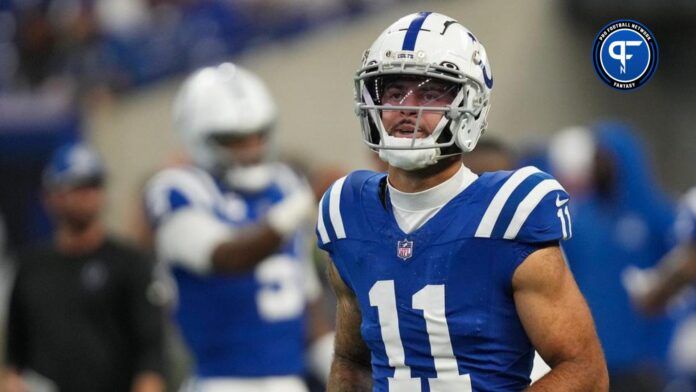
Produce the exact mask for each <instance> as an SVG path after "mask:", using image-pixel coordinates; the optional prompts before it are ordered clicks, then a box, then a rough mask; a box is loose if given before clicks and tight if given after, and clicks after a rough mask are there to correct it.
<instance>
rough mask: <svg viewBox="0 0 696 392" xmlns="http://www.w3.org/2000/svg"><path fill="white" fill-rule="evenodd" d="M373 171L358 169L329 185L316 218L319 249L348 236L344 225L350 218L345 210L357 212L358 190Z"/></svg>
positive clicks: (373, 173)
mask: <svg viewBox="0 0 696 392" xmlns="http://www.w3.org/2000/svg"><path fill="white" fill-rule="evenodd" d="M374 175H375V172H372V171H369V170H360V171H355V172H352V173H350V174H349V175H347V176H345V177H342V178H340V179H338V180H336V182H334V183H333V185H331V187H330V188H329V189H328V190H327V191H326V192H325V193H324V196H322V198H321V200H320V201H319V214H318V218H317V228H316V229H317V239H318V245H319V247H320V248H321V249H326V248H327V247H328V245H329V244H330V243H331V242H332V241H336V240H340V239H344V238H347V237H348V234H347V233H346V227H349V226H351V225H350V224H348V223H347V221H349V220H351V218H350V217H349V216H348V214H346V212H348V211H351V212H357V211H358V208H359V206H358V203H359V200H360V192H361V190H362V188H363V186H364V184H365V183H366V182H367V180H368V179H369V178H370V177H372V176H374Z"/></svg>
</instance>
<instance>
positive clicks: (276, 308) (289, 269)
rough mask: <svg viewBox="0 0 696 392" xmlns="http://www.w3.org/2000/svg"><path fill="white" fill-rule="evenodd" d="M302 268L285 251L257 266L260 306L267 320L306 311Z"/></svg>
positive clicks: (260, 310) (277, 319)
mask: <svg viewBox="0 0 696 392" xmlns="http://www.w3.org/2000/svg"><path fill="white" fill-rule="evenodd" d="M301 270H302V269H301V268H300V266H299V264H298V263H297V262H296V261H293V259H291V258H290V257H288V256H285V255H274V256H271V257H269V258H268V259H266V260H264V261H262V262H261V263H260V264H259V265H258V267H256V271H255V276H256V280H257V281H258V282H259V283H260V284H261V288H260V289H259V291H258V292H257V293H256V306H257V307H258V311H259V314H260V315H261V317H262V318H263V319H264V320H268V321H283V320H288V319H293V318H296V317H299V316H300V314H302V312H303V311H304V306H305V297H304V290H302V276H301V272H302V271H301Z"/></svg>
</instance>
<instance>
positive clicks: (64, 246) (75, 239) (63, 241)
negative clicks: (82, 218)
mask: <svg viewBox="0 0 696 392" xmlns="http://www.w3.org/2000/svg"><path fill="white" fill-rule="evenodd" d="M105 238H106V230H105V228H104V226H103V225H102V224H101V222H100V221H98V220H96V221H94V222H91V223H90V224H89V225H86V226H84V227H80V228H76V227H71V226H68V225H60V226H59V227H58V229H57V230H56V234H55V244H56V247H57V248H58V250H59V251H60V252H61V253H64V254H68V255H82V254H86V253H90V252H92V251H94V250H96V249H97V248H99V247H100V246H101V245H102V243H103V242H104V239H105Z"/></svg>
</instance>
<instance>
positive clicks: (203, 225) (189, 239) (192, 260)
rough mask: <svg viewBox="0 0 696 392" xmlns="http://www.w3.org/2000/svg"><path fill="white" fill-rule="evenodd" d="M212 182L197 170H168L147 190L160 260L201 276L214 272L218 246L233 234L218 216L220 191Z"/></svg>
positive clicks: (154, 179)
mask: <svg viewBox="0 0 696 392" xmlns="http://www.w3.org/2000/svg"><path fill="white" fill-rule="evenodd" d="M208 181H209V180H207V179H206V178H205V177H203V176H201V175H198V174H197V173H196V172H195V171H193V170H183V169H168V170H165V171H163V172H161V173H159V174H157V175H156V176H155V177H153V179H152V180H151V181H150V182H149V183H148V185H147V187H146V190H145V192H146V193H145V204H146V208H147V211H148V216H149V218H150V220H151V222H152V223H153V226H154V228H155V248H156V251H157V256H158V258H159V259H160V260H162V261H164V262H166V263H170V264H177V265H180V266H182V267H185V268H187V269H188V270H190V271H192V272H195V273H199V274H205V273H208V272H210V270H211V269H212V254H213V252H214V251H215V249H216V247H217V246H218V245H219V244H220V243H222V242H223V241H225V240H228V239H229V238H230V237H231V235H232V234H233V230H232V228H231V227H230V226H229V225H228V224H226V223H224V222H222V221H221V220H220V219H219V218H218V217H217V216H216V213H215V195H216V190H215V188H214V184H212V183H209V182H208Z"/></svg>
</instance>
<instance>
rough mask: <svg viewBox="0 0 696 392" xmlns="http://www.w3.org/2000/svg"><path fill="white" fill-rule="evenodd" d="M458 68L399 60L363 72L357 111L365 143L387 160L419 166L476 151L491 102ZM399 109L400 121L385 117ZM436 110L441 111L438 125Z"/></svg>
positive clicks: (359, 77) (358, 82)
mask: <svg viewBox="0 0 696 392" xmlns="http://www.w3.org/2000/svg"><path fill="white" fill-rule="evenodd" d="M455 68H456V66H453V67H447V66H437V65H433V64H418V63H415V64H414V63H409V62H394V63H381V64H373V65H368V66H367V67H364V68H362V69H361V70H359V71H358V74H357V76H356V78H355V89H356V104H357V105H356V112H357V114H358V115H359V116H360V120H361V126H362V129H363V137H364V141H365V143H366V144H367V145H368V146H369V147H370V148H371V149H373V150H374V151H377V152H379V154H380V158H381V159H382V160H384V161H386V162H389V163H390V164H391V165H392V166H397V167H400V168H402V169H405V170H415V169H419V168H423V167H426V166H429V165H432V164H435V163H436V162H437V161H438V160H440V159H442V158H446V157H450V156H453V155H458V154H461V153H462V152H463V151H465V152H468V151H471V150H472V149H473V147H474V146H475V144H476V141H477V140H478V137H479V136H480V134H481V131H476V129H477V128H478V127H477V126H475V125H479V124H476V121H477V120H478V119H479V117H480V116H481V114H483V115H484V116H483V118H485V114H486V113H485V111H487V109H488V100H487V99H486V98H485V95H484V94H483V87H482V86H481V85H480V84H479V83H477V82H476V81H475V80H472V79H470V78H468V77H466V75H465V74H464V73H462V72H460V71H458V70H457V69H455ZM484 110H485V111H484ZM396 112H399V113H402V116H401V117H399V118H400V120H398V121H396V122H395V121H394V117H395V116H389V117H391V118H389V117H385V115H387V114H389V113H392V114H396ZM434 113H441V118H439V120H437V122H436V123H433V117H432V115H433V114H434ZM396 117H398V116H396ZM427 117H430V118H429V119H428V118H427ZM385 119H386V120H388V121H387V124H386V125H385ZM484 126H485V125H484ZM429 128H430V129H429ZM408 131H410V132H408ZM409 133H410V135H409Z"/></svg>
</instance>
